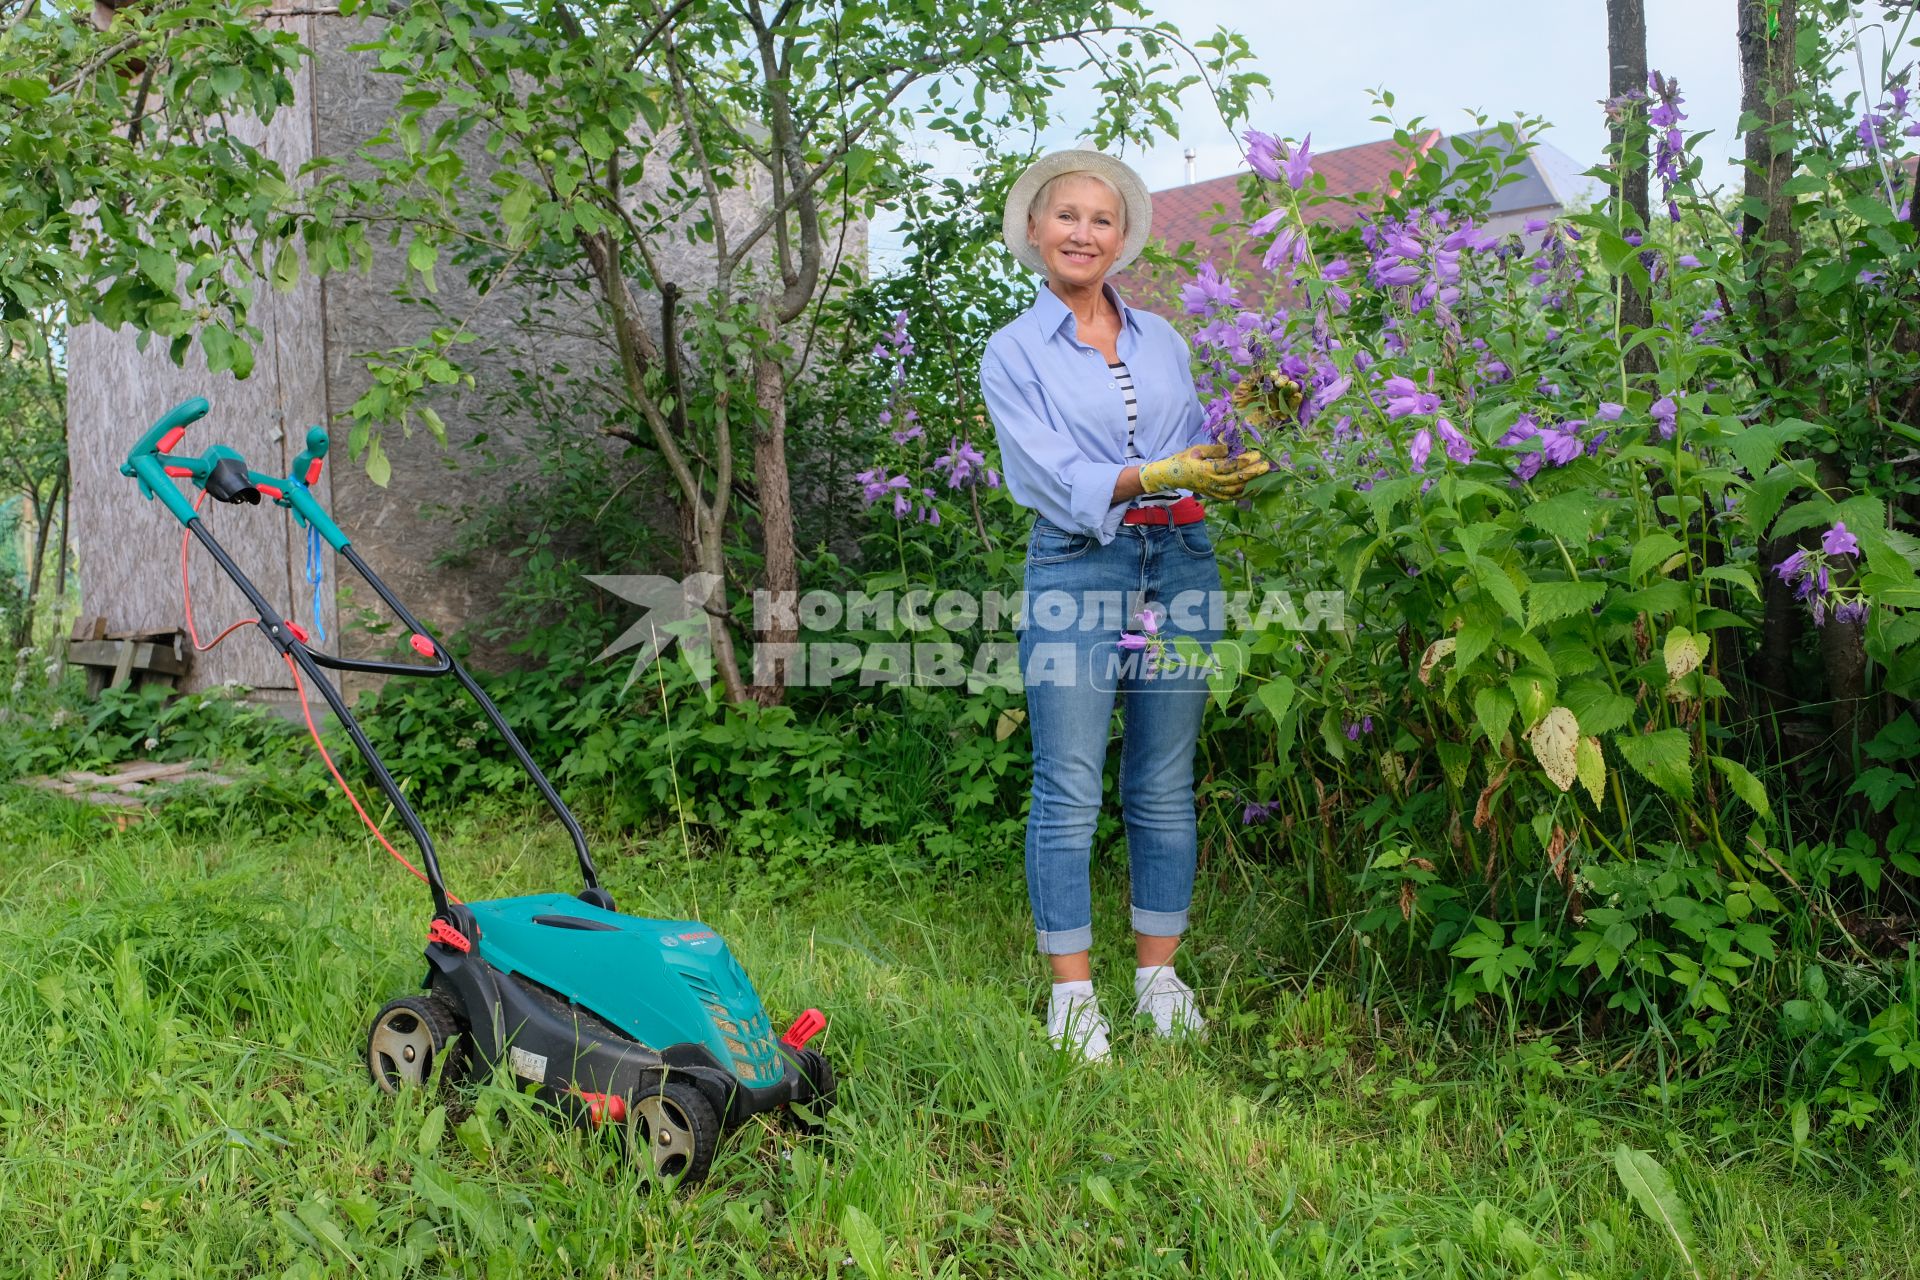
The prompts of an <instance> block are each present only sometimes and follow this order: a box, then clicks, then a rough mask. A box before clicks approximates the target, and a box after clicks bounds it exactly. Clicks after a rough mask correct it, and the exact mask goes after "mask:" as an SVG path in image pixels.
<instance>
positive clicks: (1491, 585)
mask: <svg viewBox="0 0 1920 1280" xmlns="http://www.w3.org/2000/svg"><path fill="white" fill-rule="evenodd" d="M1470 563H1471V565H1472V567H1473V576H1474V579H1475V581H1477V582H1479V584H1480V585H1481V586H1482V587H1483V588H1485V589H1486V592H1487V594H1488V595H1490V596H1492V597H1493V599H1494V601H1495V602H1496V603H1497V604H1499V606H1500V607H1501V608H1502V609H1505V610H1506V611H1507V616H1508V617H1510V618H1512V619H1513V620H1514V621H1515V622H1517V623H1519V624H1520V625H1521V626H1523V627H1524V626H1525V625H1526V624H1527V612H1526V609H1525V608H1524V607H1523V606H1522V605H1521V603H1520V589H1519V588H1518V587H1516V586H1514V585H1513V579H1512V578H1509V577H1508V576H1507V573H1506V570H1504V569H1502V568H1501V567H1500V566H1499V565H1497V564H1495V563H1494V562H1493V561H1491V560H1488V559H1486V558H1485V557H1484V556H1475V557H1473V559H1472V561H1471V562H1470Z"/></svg>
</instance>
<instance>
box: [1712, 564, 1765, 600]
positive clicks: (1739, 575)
mask: <svg viewBox="0 0 1920 1280" xmlns="http://www.w3.org/2000/svg"><path fill="white" fill-rule="evenodd" d="M1700 576H1701V577H1703V578H1711V579H1713V580H1714V581H1716V582H1731V583H1734V584H1735V585H1737V586H1742V587H1745V588H1746V589H1747V594H1748V595H1750V596H1752V597H1753V599H1754V603H1755V604H1758V603H1759V602H1760V598H1761V597H1760V584H1759V583H1758V582H1755V581H1754V580H1753V570H1751V569H1749V568H1747V567H1746V566H1745V565H1743V564H1716V565H1712V566H1710V567H1708V568H1706V569H1702V570H1701V571H1700Z"/></svg>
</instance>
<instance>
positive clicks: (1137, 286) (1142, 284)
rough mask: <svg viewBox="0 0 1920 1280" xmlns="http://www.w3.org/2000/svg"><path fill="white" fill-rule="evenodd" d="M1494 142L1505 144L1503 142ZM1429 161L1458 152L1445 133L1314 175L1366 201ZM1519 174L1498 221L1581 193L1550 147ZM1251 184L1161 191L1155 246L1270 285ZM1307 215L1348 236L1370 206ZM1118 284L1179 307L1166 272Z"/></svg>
mask: <svg viewBox="0 0 1920 1280" xmlns="http://www.w3.org/2000/svg"><path fill="white" fill-rule="evenodd" d="M1490 132H1492V131H1490V130H1476V131H1473V132H1471V133H1465V134H1460V135H1457V136H1459V137H1461V138H1463V139H1465V140H1467V141H1469V142H1480V141H1482V135H1483V134H1487V133H1490ZM1488 140H1489V141H1495V142H1497V141H1498V136H1497V135H1495V137H1494V138H1492V139H1488ZM1429 154H1434V155H1437V156H1439V157H1440V158H1441V160H1442V162H1443V163H1446V162H1449V161H1451V159H1452V158H1453V157H1454V155H1455V154H1456V153H1455V152H1454V151H1453V150H1452V149H1451V148H1450V147H1448V146H1447V145H1446V142H1445V141H1443V135H1442V134H1441V133H1440V131H1439V130H1438V129H1430V130H1427V131H1426V132H1425V133H1422V134H1420V135H1418V136H1417V137H1416V138H1415V139H1414V143H1413V149H1412V152H1411V154H1409V152H1408V151H1406V150H1404V149H1402V148H1401V147H1400V146H1398V145H1397V144H1396V143H1395V142H1394V141H1393V140H1391V139H1387V140H1383V141H1380V142H1367V143H1362V144H1361V145H1359V146H1357V147H1342V148H1341V149H1339V150H1338V151H1325V152H1321V153H1319V154H1317V155H1315V156H1314V157H1313V171H1314V172H1315V173H1317V174H1319V175H1321V176H1322V177H1323V178H1325V179H1326V194H1327V195H1328V196H1335V197H1338V196H1346V197H1352V196H1360V195H1365V194H1366V193H1369V192H1376V191H1382V190H1388V189H1391V188H1392V187H1394V186H1395V185H1396V184H1397V183H1398V182H1399V181H1400V179H1401V178H1403V177H1404V176H1405V175H1406V174H1407V173H1408V172H1409V171H1410V170H1411V169H1412V167H1413V166H1414V165H1415V164H1416V163H1418V161H1419V160H1420V159H1422V158H1424V157H1426V156H1428V155H1429ZM1515 172H1517V173H1518V174H1519V175H1520V180H1519V181H1517V182H1509V183H1507V184H1505V185H1504V186H1502V187H1501V188H1500V189H1499V190H1497V191H1496V192H1494V194H1493V200H1492V209H1491V213H1492V214H1493V216H1494V217H1496V218H1498V217H1501V216H1503V215H1509V214H1510V215H1513V216H1516V217H1517V216H1519V215H1520V214H1521V213H1522V212H1530V211H1532V210H1536V209H1544V208H1555V207H1558V208H1564V207H1566V206H1568V205H1570V204H1571V203H1572V202H1573V200H1574V198H1575V197H1576V196H1577V195H1578V194H1579V193H1580V183H1581V177H1580V167H1579V166H1578V165H1577V164H1575V163H1574V161H1573V160H1572V159H1571V158H1569V157H1568V156H1567V155H1566V154H1565V153H1564V152H1562V151H1560V150H1558V149H1556V148H1554V147H1552V146H1548V145H1546V144H1544V143H1540V142H1535V143H1534V145H1533V148H1532V150H1530V151H1529V152H1528V153H1527V156H1526V158H1525V160H1524V161H1523V162H1522V163H1521V164H1520V165H1519V166H1517V168H1516V169H1515ZM1244 177H1245V173H1244V172H1242V173H1236V174H1229V175H1228V176H1226V177H1224V178H1210V179H1208V180H1207V181H1205V182H1194V183H1189V184H1187V185H1186V186H1183V187H1171V188H1169V189H1167V190H1165V191H1156V192H1154V193H1153V232H1152V235H1151V236H1150V239H1151V240H1154V241H1157V242H1159V243H1160V244H1162V245H1163V246H1165V247H1167V248H1170V249H1172V248H1178V247H1179V246H1180V245H1181V244H1183V243H1185V242H1187V241H1189V240H1191V241H1192V242H1193V244H1194V248H1195V249H1196V250H1197V252H1198V254H1199V256H1200V258H1201V259H1202V260H1203V261H1205V260H1209V259H1210V260H1212V261H1213V262H1214V264H1215V265H1216V266H1219V267H1221V268H1225V267H1226V265H1227V263H1228V261H1229V260H1232V261H1233V264H1234V266H1236V267H1237V268H1238V269H1239V271H1240V272H1241V273H1243V274H1244V275H1245V276H1247V277H1249V278H1252V279H1256V280H1258V279H1261V278H1264V277H1265V276H1266V274H1267V273H1266V272H1265V271H1264V270H1263V269H1262V268H1261V266H1260V258H1261V256H1262V255H1263V254H1264V253H1265V252H1266V247H1267V246H1266V244H1265V243H1255V242H1253V241H1252V240H1250V239H1249V238H1248V237H1247V235H1246V232H1245V228H1246V224H1247V223H1249V222H1252V221H1253V220H1254V219H1256V218H1258V217H1260V216H1261V215H1262V214H1265V213H1266V212H1267V211H1268V208H1269V206H1267V205H1265V204H1261V205H1258V206H1257V207H1247V206H1245V205H1243V204H1242V202H1241V197H1240V184H1241V180H1242V178H1244ZM1302 212H1303V213H1304V214H1305V216H1306V219H1307V221H1309V222H1312V223H1317V224H1319V225H1321V226H1326V227H1332V228H1336V229H1342V228H1346V227H1350V226H1352V225H1353V224H1354V223H1356V222H1358V221H1359V220H1360V219H1361V217H1362V216H1364V215H1365V214H1366V212H1367V204H1366V202H1364V201H1342V200H1325V201H1319V202H1316V203H1314V204H1311V205H1309V206H1307V207H1306V208H1305V209H1304V210H1303V211H1302ZM1222 224H1225V225H1224V226H1223V225H1222ZM1216 226H1220V227H1221V230H1220V231H1219V233H1218V234H1216V233H1215V232H1214V228H1215V227H1216ZM1114 285H1115V287H1116V288H1118V289H1119V290H1120V292H1121V293H1122V294H1124V295H1126V297H1127V298H1128V300H1129V301H1130V302H1132V301H1134V299H1136V298H1138V299H1139V303H1138V305H1142V306H1145V307H1146V308H1147V309H1148V310H1160V311H1164V310H1166V309H1168V308H1170V307H1172V306H1173V305H1174V303H1173V302H1172V294H1173V292H1175V290H1173V288H1172V285H1171V283H1170V280H1169V279H1168V278H1166V273H1165V272H1162V271H1156V270H1155V269H1154V268H1152V267H1147V266H1137V267H1132V268H1129V269H1128V270H1126V271H1122V272H1119V273H1117V274H1116V275H1115V276H1114Z"/></svg>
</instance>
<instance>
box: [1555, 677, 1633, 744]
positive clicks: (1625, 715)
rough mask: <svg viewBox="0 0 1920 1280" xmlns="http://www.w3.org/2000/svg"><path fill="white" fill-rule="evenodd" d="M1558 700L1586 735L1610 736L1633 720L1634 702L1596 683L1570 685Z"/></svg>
mask: <svg viewBox="0 0 1920 1280" xmlns="http://www.w3.org/2000/svg"><path fill="white" fill-rule="evenodd" d="M1560 701H1561V702H1562V703H1564V704H1565V705H1566V708H1567V710H1569V711H1571V712H1573V714H1574V715H1575V716H1577V717H1578V718H1579V720H1580V727H1581V728H1582V729H1584V730H1586V731H1587V732H1588V733H1612V732H1613V731H1614V730H1615V729H1618V728H1619V727H1620V726H1621V725H1623V724H1627V723H1629V722H1630V721H1632V719H1633V699H1632V698H1629V697H1627V696H1626V695H1625V694H1621V693H1615V692H1614V691H1613V690H1612V689H1610V688H1608V687H1607V686H1606V685H1604V684H1601V683H1600V682H1599V681H1598V680H1582V681H1579V682H1578V683H1576V684H1569V685H1568V686H1567V687H1566V688H1565V689H1564V690H1563V691H1562V692H1561V694H1560Z"/></svg>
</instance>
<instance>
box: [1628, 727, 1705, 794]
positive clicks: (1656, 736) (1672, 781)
mask: <svg viewBox="0 0 1920 1280" xmlns="http://www.w3.org/2000/svg"><path fill="white" fill-rule="evenodd" d="M1613 746H1614V749H1615V750H1616V751H1618V752H1619V753H1620V758H1621V759H1623V760H1625V761H1626V762H1627V764H1628V765H1630V766H1632V768H1633V771H1634V772H1635V773H1637V774H1639V775H1640V776H1641V777H1643V778H1645V779H1646V780H1647V781H1648V782H1651V783H1653V785H1654V786H1656V787H1659V788H1660V789H1661V790H1662V791H1665V792H1667V793H1668V794H1669V795H1673V796H1677V797H1679V798H1680V799H1682V800H1684V799H1687V798H1688V797H1690V796H1691V795H1692V794H1693V742H1692V740H1691V739H1689V738H1688V737H1687V732H1686V730H1684V729H1662V730H1660V731H1659V732H1658V733H1617V734H1615V735H1614V737H1613Z"/></svg>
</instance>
